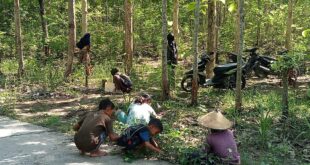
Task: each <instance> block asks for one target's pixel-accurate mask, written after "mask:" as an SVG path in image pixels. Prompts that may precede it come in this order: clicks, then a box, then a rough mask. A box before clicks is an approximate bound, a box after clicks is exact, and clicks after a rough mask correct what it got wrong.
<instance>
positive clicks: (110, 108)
mask: <svg viewBox="0 0 310 165" xmlns="http://www.w3.org/2000/svg"><path fill="white" fill-rule="evenodd" d="M114 109H115V105H114V103H113V102H112V101H111V100H110V99H109V98H105V99H103V100H101V101H100V103H99V111H104V113H106V114H108V115H109V116H112V114H113V113H114Z"/></svg>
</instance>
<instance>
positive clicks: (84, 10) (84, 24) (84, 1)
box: [81, 0, 91, 88]
mask: <svg viewBox="0 0 310 165" xmlns="http://www.w3.org/2000/svg"><path fill="white" fill-rule="evenodd" d="M87 14H88V4H87V0H82V34H83V35H85V33H87V32H88V30H87V27H88V23H87ZM81 53H83V57H85V59H84V68H85V87H86V88H88V78H89V76H90V70H91V69H90V57H89V52H88V49H86V50H84V51H82V52H81Z"/></svg>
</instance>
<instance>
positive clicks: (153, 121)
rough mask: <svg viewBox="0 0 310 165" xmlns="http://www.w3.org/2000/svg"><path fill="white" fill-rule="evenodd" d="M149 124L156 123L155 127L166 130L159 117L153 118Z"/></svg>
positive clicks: (161, 130)
mask: <svg viewBox="0 0 310 165" xmlns="http://www.w3.org/2000/svg"><path fill="white" fill-rule="evenodd" d="M148 125H154V126H155V127H157V128H158V129H159V131H160V132H163V130H164V127H163V124H162V123H161V121H160V120H159V119H156V118H151V120H150V122H149V124H148Z"/></svg>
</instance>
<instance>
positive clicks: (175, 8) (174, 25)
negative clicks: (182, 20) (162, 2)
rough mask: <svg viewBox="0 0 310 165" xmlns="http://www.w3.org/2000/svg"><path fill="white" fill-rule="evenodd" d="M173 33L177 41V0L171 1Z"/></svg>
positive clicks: (177, 41)
mask: <svg viewBox="0 0 310 165" xmlns="http://www.w3.org/2000/svg"><path fill="white" fill-rule="evenodd" d="M173 34H174V38H175V41H176V43H179V41H180V40H179V0H174V3H173Z"/></svg>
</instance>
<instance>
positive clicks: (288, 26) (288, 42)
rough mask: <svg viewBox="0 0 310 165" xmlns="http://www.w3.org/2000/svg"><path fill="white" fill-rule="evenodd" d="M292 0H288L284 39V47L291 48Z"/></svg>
mask: <svg viewBox="0 0 310 165" xmlns="http://www.w3.org/2000/svg"><path fill="white" fill-rule="evenodd" d="M292 1H293V0H289V1H288V15H287V22H286V39H285V48H286V49H287V50H291V48H292V45H291V40H292V24H293V2H292Z"/></svg>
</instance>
